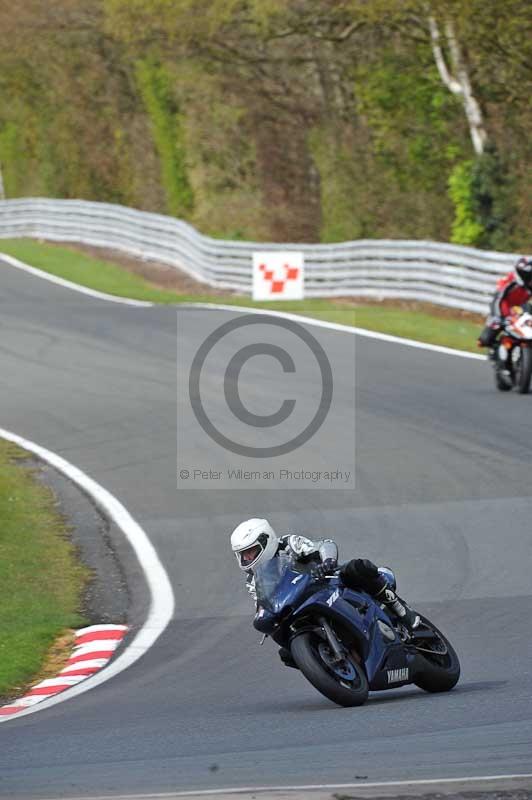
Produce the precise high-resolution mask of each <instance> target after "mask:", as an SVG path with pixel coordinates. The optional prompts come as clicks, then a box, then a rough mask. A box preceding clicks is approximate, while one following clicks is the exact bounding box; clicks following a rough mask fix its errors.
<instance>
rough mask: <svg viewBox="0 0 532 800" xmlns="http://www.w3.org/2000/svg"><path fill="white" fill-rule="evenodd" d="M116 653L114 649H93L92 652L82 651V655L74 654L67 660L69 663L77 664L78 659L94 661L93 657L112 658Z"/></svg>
mask: <svg viewBox="0 0 532 800" xmlns="http://www.w3.org/2000/svg"><path fill="white" fill-rule="evenodd" d="M113 655H114V650H93V651H92V652H90V653H82V654H81V655H80V656H72V658H69V659H68V661H67V664H77V663H78V661H92V659H93V658H111V656H113Z"/></svg>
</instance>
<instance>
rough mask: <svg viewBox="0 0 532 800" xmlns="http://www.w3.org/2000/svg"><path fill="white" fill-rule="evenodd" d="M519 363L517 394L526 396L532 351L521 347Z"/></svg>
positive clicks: (531, 365)
mask: <svg viewBox="0 0 532 800" xmlns="http://www.w3.org/2000/svg"><path fill="white" fill-rule="evenodd" d="M520 361H521V363H520V366H519V374H518V380H517V389H518V391H519V394H528V393H529V391H530V379H531V378H532V350H531V349H530V347H521V359H520Z"/></svg>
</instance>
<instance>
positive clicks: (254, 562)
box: [231, 519, 279, 572]
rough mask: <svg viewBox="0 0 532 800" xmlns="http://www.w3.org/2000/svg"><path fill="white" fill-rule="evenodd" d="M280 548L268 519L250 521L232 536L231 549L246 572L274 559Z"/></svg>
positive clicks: (243, 523) (242, 524) (242, 523)
mask: <svg viewBox="0 0 532 800" xmlns="http://www.w3.org/2000/svg"><path fill="white" fill-rule="evenodd" d="M278 546H279V539H278V538H277V536H276V534H275V531H274V530H273V528H272V526H271V525H270V523H269V522H268V520H266V519H248V520H246V521H245V522H241V523H240V525H238V527H236V528H235V529H234V531H233V533H232V534H231V549H232V550H233V553H234V554H235V556H236V558H237V561H238V566H239V567H240V569H243V570H245V571H246V572H247V571H248V570H250V569H253V568H254V567H257V566H258V564H259V563H260V562H261V561H269V559H270V558H273V557H274V555H275V553H276V552H277V547H278Z"/></svg>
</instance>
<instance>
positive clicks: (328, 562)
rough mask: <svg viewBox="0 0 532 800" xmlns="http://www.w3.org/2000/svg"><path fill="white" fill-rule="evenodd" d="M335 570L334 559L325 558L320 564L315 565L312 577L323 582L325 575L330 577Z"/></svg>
mask: <svg viewBox="0 0 532 800" xmlns="http://www.w3.org/2000/svg"><path fill="white" fill-rule="evenodd" d="M335 569H336V561H335V560H334V558H326V559H325V561H322V563H321V564H316V566H315V567H313V569H312V577H313V578H318V579H319V580H323V579H324V578H325V577H326V576H327V575H330V574H331V573H332V572H334V570H335Z"/></svg>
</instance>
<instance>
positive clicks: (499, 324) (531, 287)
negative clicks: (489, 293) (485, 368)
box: [478, 256, 532, 347]
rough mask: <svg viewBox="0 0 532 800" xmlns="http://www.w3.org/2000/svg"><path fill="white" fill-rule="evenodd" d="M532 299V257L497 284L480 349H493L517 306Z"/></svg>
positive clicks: (523, 258) (525, 258) (481, 335)
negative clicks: (507, 319)
mask: <svg viewBox="0 0 532 800" xmlns="http://www.w3.org/2000/svg"><path fill="white" fill-rule="evenodd" d="M531 298H532V257H530V256H523V257H522V258H520V259H519V261H518V262H517V264H516V265H515V272H510V273H508V275H506V276H505V277H504V278H501V280H500V281H498V283H497V291H496V293H495V297H494V298H493V300H492V302H491V308H490V312H491V313H490V315H489V317H488V318H487V320H486V326H485V328H484V330H483V331H482V333H481V334H480V336H479V338H478V345H479V347H493V346H494V345H495V342H496V340H497V336H498V335H499V333H500V331H501V330H502V328H503V325H504V321H505V319H506V318H507V317H509V316H510V315H511V313H512V308H514V307H515V306H520V307H522V306H525V305H526V304H527V303H528V302H529V301H530V299H531Z"/></svg>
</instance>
